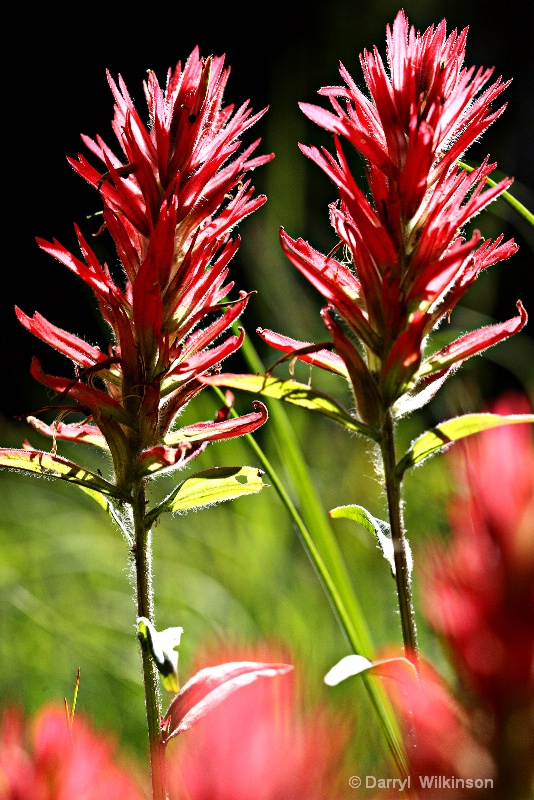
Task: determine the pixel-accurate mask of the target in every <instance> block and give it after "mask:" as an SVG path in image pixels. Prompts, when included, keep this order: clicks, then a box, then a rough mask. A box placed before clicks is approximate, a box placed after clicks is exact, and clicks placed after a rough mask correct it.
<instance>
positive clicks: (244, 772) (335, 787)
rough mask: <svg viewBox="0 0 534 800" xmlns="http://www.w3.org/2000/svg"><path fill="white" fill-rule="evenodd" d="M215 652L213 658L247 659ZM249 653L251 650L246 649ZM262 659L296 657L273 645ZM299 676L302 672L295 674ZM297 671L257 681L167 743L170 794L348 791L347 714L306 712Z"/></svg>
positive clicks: (233, 796) (214, 798)
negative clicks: (345, 777)
mask: <svg viewBox="0 0 534 800" xmlns="http://www.w3.org/2000/svg"><path fill="white" fill-rule="evenodd" d="M242 656H243V654H242V653H239V654H238V656H237V657H236V653H235V652H234V653H228V652H225V653H224V654H222V655H221V653H220V652H219V653H217V655H216V656H214V658H211V659H208V660H209V661H211V662H213V661H214V659H215V662H218V661H228V660H235V659H236V658H237V660H242ZM246 657H247V658H250V653H249V652H248V651H247V654H246ZM259 660H262V661H265V660H266V661H277V660H282V661H284V660H291V659H288V658H287V655H285V656H283V657H282V658H281V659H280V654H279V653H278V654H273V652H272V651H269V652H267V653H266V652H262V653H260V654H259ZM297 680H298V678H297ZM295 681H296V679H295V674H294V673H293V672H290V673H286V674H284V675H279V676H277V677H276V678H265V679H259V680H256V681H255V682H254V683H251V684H249V685H248V686H245V687H243V688H241V689H239V691H237V692H235V693H234V694H232V695H231V696H230V697H228V698H227V699H226V700H225V701H224V702H223V703H221V705H220V706H218V707H217V708H215V709H214V710H212V711H210V712H209V714H208V715H207V716H206V717H204V719H202V720H201V721H200V722H198V723H197V724H196V726H195V727H194V728H193V729H191V730H189V731H186V732H185V733H184V734H182V735H181V736H180V737H178V739H175V740H173V741H172V742H170V743H169V745H168V750H169V752H168V759H167V763H168V774H169V780H168V785H169V791H170V800H184V798H188V800H251V798H254V800H324V798H326V797H328V798H332V799H334V798H336V797H341V796H345V795H342V793H341V791H342V790H341V787H342V786H343V785H344V786H345V787H346V786H347V781H346V780H345V781H344V783H341V782H340V781H341V780H342V773H343V771H342V769H341V767H342V764H343V759H344V755H345V754H346V748H347V743H348V739H349V728H348V724H347V720H346V719H345V718H342V717H339V716H336V715H335V714H334V713H333V712H332V711H331V710H327V709H326V708H322V707H315V708H314V709H313V710H311V711H307V712H303V711H302V708H301V707H300V704H299V700H298V698H299V694H300V692H299V688H298V684H296V682H295Z"/></svg>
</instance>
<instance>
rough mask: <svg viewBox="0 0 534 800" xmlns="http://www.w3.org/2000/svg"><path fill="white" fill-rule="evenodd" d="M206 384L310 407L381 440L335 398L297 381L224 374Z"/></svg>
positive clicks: (376, 431) (351, 428) (203, 381)
mask: <svg viewBox="0 0 534 800" xmlns="http://www.w3.org/2000/svg"><path fill="white" fill-rule="evenodd" d="M200 380H201V382H202V383H206V384H208V385H209V386H226V387H229V388H230V389H242V390H243V391H245V392H253V393H254V394H259V395H262V396H263V397H273V398H275V399H276V400H283V401H284V402H285V403H291V404H292V405H295V406H301V407H302V408H307V409H309V410H310V411H318V412H319V413H321V414H324V415H325V416H327V417H330V419H333V420H335V422H339V424H340V425H343V426H344V427H345V428H349V430H352V431H357V432H358V433H363V434H364V435H365V436H368V437H369V438H370V439H373V440H374V441H378V438H379V435H380V434H379V432H378V430H377V429H376V428H373V427H371V425H366V424H365V423H364V422H360V421H359V420H358V419H356V418H355V417H352V416H351V415H350V414H349V412H348V411H347V410H346V409H345V408H343V406H341V405H340V404H339V403H338V402H337V401H336V400H334V398H333V397H330V395H328V394H324V393H323V392H318V391H315V390H314V389H310V387H309V386H307V385H306V384H304V383H298V382H297V381H283V380H280V379H279V378H274V377H273V376H272V375H235V374H234V373H231V372H223V373H221V374H220V375H210V376H209V377H208V376H206V377H204V376H202V377H201V378H200Z"/></svg>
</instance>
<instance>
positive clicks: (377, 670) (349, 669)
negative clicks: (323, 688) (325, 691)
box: [324, 655, 417, 686]
mask: <svg viewBox="0 0 534 800" xmlns="http://www.w3.org/2000/svg"><path fill="white" fill-rule="evenodd" d="M391 664H395V665H396V666H397V667H398V666H399V665H402V667H403V668H405V669H406V670H409V671H410V673H415V674H416V673H417V670H416V668H415V665H414V664H412V662H411V661H409V660H408V659H407V658H403V657H402V656H399V657H397V658H383V659H378V660H377V661H369V659H368V658H364V657H363V656H356V655H350V656H345V657H344V658H342V659H341V661H338V662H337V664H335V665H334V666H333V667H332V669H330V670H329V671H328V672H327V673H326V675H325V676H324V682H325V683H326V685H327V686H337V685H338V683H342V681H346V680H347V678H352V677H353V676H354V675H361V674H362V672H372V673H373V674H375V675H380V677H383V678H386V677H393V678H394V677H397V675H396V673H395V672H392V671H391V670H390V669H389V666H390V665H391Z"/></svg>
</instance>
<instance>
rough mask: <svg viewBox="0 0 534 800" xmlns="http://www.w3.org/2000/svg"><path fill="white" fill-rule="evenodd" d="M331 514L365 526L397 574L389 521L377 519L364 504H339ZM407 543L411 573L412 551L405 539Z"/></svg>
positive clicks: (336, 517)
mask: <svg viewBox="0 0 534 800" xmlns="http://www.w3.org/2000/svg"><path fill="white" fill-rule="evenodd" d="M329 514H330V516H331V517H332V518H333V519H351V520H353V522H357V523H358V524H359V525H361V526H362V527H363V528H365V530H366V531H369V533H372V534H373V536H374V537H375V539H376V542H377V544H378V546H379V547H380V550H381V551H382V555H383V556H384V558H385V559H386V561H387V562H388V564H389V566H390V567H391V572H392V574H393V575H395V555H394V552H393V542H392V541H391V527H390V525H389V523H387V522H384V520H381V519H376V517H373V515H372V514H371V513H370V512H369V511H367V509H366V508H364V507H363V506H355V505H350V506H338V507H337V508H333V509H332V510H331V511H330V512H329ZM405 543H406V562H407V565H408V572H409V573H410V574H411V572H412V567H413V558H412V551H411V549H410V545H409V544H408V541H407V540H405Z"/></svg>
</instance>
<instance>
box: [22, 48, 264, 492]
mask: <svg viewBox="0 0 534 800" xmlns="http://www.w3.org/2000/svg"><path fill="white" fill-rule="evenodd" d="M228 74H229V70H228V69H224V58H223V57H210V58H208V59H206V60H203V59H201V58H200V56H199V53H198V50H197V49H195V50H194V51H193V52H192V54H191V55H190V57H189V59H188V60H187V62H186V64H185V66H184V67H183V68H182V66H181V64H180V63H179V64H178V66H177V67H176V69H175V70H169V73H168V75H167V84H166V87H165V89H162V88H161V87H160V85H159V83H158V81H157V79H156V77H155V75H154V74H153V73H152V72H150V73H149V75H148V79H147V81H146V83H145V86H144V88H145V96H146V100H147V104H148V118H149V119H148V124H147V125H145V124H144V123H143V121H142V120H141V117H140V115H139V113H138V111H137V109H136V108H135V106H134V103H133V101H132V99H131V97H130V95H129V93H128V90H127V88H126V86H125V85H124V82H123V81H122V79H121V78H119V80H118V82H115V81H114V80H113V79H112V78H111V76H109V84H110V86H111V90H112V92H113V96H114V98H115V117H114V120H113V130H114V132H115V134H116V137H117V139H118V143H119V145H120V148H121V150H122V154H121V157H118V156H117V155H115V154H114V152H113V151H112V149H111V148H110V147H108V146H107V145H106V144H105V143H104V141H103V140H102V139H101V138H100V137H97V138H96V139H95V140H93V139H90V138H89V137H87V136H83V137H82V138H83V141H84V143H85V144H86V146H87V147H88V148H89V150H90V151H91V154H92V156H95V157H96V158H97V159H98V160H99V161H100V162H101V163H100V165H99V167H94V166H92V165H91V163H90V162H89V161H88V160H87V159H86V158H85V157H84V156H83V155H80V156H79V159H78V160H77V161H76V160H72V159H71V160H70V163H71V164H72V166H73V167H74V168H75V170H76V171H77V172H78V173H79V174H80V175H81V176H82V177H84V178H85V179H86V180H87V181H88V182H89V183H90V184H91V185H92V186H93V187H94V188H95V189H96V190H97V191H98V192H99V194H100V197H101V199H102V201H103V206H104V210H103V219H104V227H105V229H107V231H108V232H109V234H110V235H111V237H112V239H113V242H114V245H115V247H116V251H117V254H118V256H119V259H120V262H121V264H122V267H123V270H124V273H125V275H124V281H123V282H122V283H121V284H119V283H117V282H116V281H115V278H114V277H113V275H112V274H111V272H110V270H109V268H108V266H107V265H106V264H101V263H100V261H99V259H98V258H97V256H96V254H95V253H94V251H93V249H92V248H91V246H90V244H89V243H88V241H87V240H86V238H85V237H84V236H83V235H82V233H81V231H79V230H77V236H78V242H79V247H80V254H79V255H75V254H73V253H71V252H69V250H67V249H66V248H65V247H64V246H63V245H62V244H60V243H59V242H57V241H54V242H46V241H43V240H38V241H39V245H40V247H41V248H42V249H43V250H45V251H46V252H48V253H50V254H51V255H53V256H54V257H55V258H57V259H58V260H59V261H60V262H61V263H63V264H64V265H65V266H66V267H67V268H68V269H70V270H71V271H72V272H74V273H75V274H76V275H78V276H79V277H80V278H81V279H82V280H83V281H84V282H85V283H86V284H87V285H88V286H90V287H91V289H92V291H93V292H94V294H95V297H96V299H97V301H98V304H99V307H100V311H101V313H102V316H103V318H104V320H105V321H106V322H107V324H108V326H109V328H110V331H111V335H112V342H111V345H110V347H109V350H108V351H107V352H103V351H101V350H99V348H97V347H93V346H91V345H88V344H87V343H86V342H84V341H82V340H81V339H79V338H78V337H77V336H74V335H73V334H70V333H67V332H66V331H63V330H61V329H60V328H58V327H56V326H55V325H53V324H52V323H50V322H48V321H47V320H45V319H44V318H43V317H42V316H41V315H40V314H38V313H36V314H35V315H34V316H33V317H29V316H27V315H26V314H25V313H24V312H22V311H20V310H18V309H17V315H18V317H19V319H20V321H21V323H22V324H23V325H24V326H25V327H26V328H27V329H28V330H29V331H31V332H32V333H34V334H35V335H36V336H38V337H39V338H40V339H43V340H44V341H46V342H47V343H48V344H50V345H52V346H53V347H55V348H56V349H57V350H59V351H60V352H61V353H63V354H64V355H66V356H67V357H68V358H70V359H71V360H72V361H73V362H74V364H75V368H76V374H75V377H74V378H73V379H68V378H59V377H55V376H51V375H47V374H45V373H44V372H43V370H42V368H41V366H40V364H39V363H38V362H37V361H36V360H34V362H33V364H32V374H33V375H34V377H35V378H36V379H37V380H39V381H40V382H41V383H43V384H44V385H45V386H47V387H48V388H49V389H52V390H53V391H55V392H57V393H58V394H59V395H60V399H61V400H62V401H64V402H65V403H67V404H68V405H66V406H65V405H61V406H59V407H60V408H62V409H66V410H76V411H81V412H82V413H84V414H85V415H86V417H87V419H86V421H85V423H84V424H82V425H76V424H74V425H65V424H59V425H56V426H55V427H54V428H53V431H49V430H48V429H47V428H46V426H43V425H42V424H41V423H39V422H35V421H34V420H30V421H32V422H34V424H35V425H36V427H38V429H39V430H40V432H42V433H45V434H47V433H53V435H54V436H55V438H56V439H61V438H66V439H77V440H79V441H85V442H87V443H90V444H97V445H99V446H107V447H109V449H110V451H111V455H112V458H113V464H114V468H115V475H116V481H117V484H118V486H128V485H129V484H130V483H131V480H132V478H133V477H135V476H136V474H138V465H140V464H142V463H143V462H144V461H146V458H145V457H144V455H143V454H144V453H146V452H147V451H148V452H150V453H153V448H154V447H157V446H163V447H165V446H166V445H167V444H168V442H167V441H166V435H167V433H168V432H169V430H170V428H171V426H172V425H173V422H174V420H175V418H176V417H177V415H178V414H179V413H180V411H182V409H183V408H184V406H185V405H186V404H187V403H188V402H189V400H191V398H193V397H194V396H195V395H197V394H198V393H199V392H200V391H201V390H202V389H203V388H204V385H203V384H202V383H201V382H200V381H199V378H200V377H201V376H203V375H204V376H205V375H209V374H211V373H213V372H214V371H217V369H218V368H219V364H220V362H221V361H222V360H223V359H225V358H226V357H227V356H229V355H230V354H231V353H233V352H234V351H236V350H237V349H238V348H239V347H240V345H241V343H242V340H243V332H241V333H240V334H239V335H238V336H235V335H230V336H227V337H226V338H225V339H223V340H222V342H221V343H219V344H217V345H215V346H213V343H214V341H215V340H216V339H217V338H218V337H219V336H221V335H222V334H223V333H224V332H225V331H226V330H227V329H228V328H229V326H230V325H231V324H232V323H233V322H234V321H235V320H236V319H237V318H238V317H239V316H240V314H241V313H242V312H243V310H244V308H245V306H246V305H247V302H248V295H246V294H245V293H244V292H241V293H240V294H239V297H238V299H235V300H229V299H227V296H228V294H229V292H230V291H231V289H232V286H233V283H231V282H230V283H228V282H227V277H228V264H229V262H230V260H231V259H232V257H233V256H234V255H235V253H236V250H237V248H238V246H239V237H236V238H235V239H232V238H231V237H232V229H233V228H234V227H235V226H236V225H237V223H239V222H240V221H241V220H242V219H243V218H244V217H246V216H247V215H248V214H250V213H252V212H253V211H255V210H256V209H257V208H258V207H259V206H261V205H262V204H263V203H264V202H265V197H263V196H257V197H254V196H253V195H254V187H253V186H252V185H251V184H250V180H249V179H248V178H247V174H248V173H249V172H250V171H251V170H252V169H254V168H255V167H257V166H259V165H260V164H263V163H265V162H267V161H269V160H270V159H271V157H272V156H270V155H266V156H259V157H252V154H253V151H254V150H255V149H256V147H257V145H258V143H259V140H258V141H256V142H254V143H253V144H252V145H251V146H249V147H248V148H246V149H241V142H240V139H239V137H240V136H241V135H242V134H244V133H245V132H246V131H247V130H248V128H250V127H251V126H252V125H253V124H254V123H255V122H256V121H257V120H258V119H259V118H260V117H261V116H262V114H263V112H261V113H260V114H252V112H251V110H250V109H249V107H248V103H245V104H244V105H242V106H241V107H240V108H238V109H237V110H234V108H233V106H224V105H223V102H222V101H223V92H224V89H225V86H226V83H227V79H228ZM265 419H266V412H265V409H264V408H263V407H258V410H257V411H256V413H255V414H252V415H249V417H248V418H247V420H246V423H245V424H240V422H239V420H238V421H234V422H229V421H226V422H225V423H224V430H222V429H221V430H220V431H219V429H218V427H217V426H218V423H217V422H213V423H206V437H205V441H200V439H198V440H197V442H196V443H195V446H194V447H193V448H192V447H191V446H190V445H189V444H187V442H185V444H184V447H185V449H187V450H188V453H189V456H190V457H192V456H194V455H197V454H198V453H199V452H200V451H201V450H202V449H203V448H204V447H205V446H206V444H207V442H208V441H210V440H213V439H218V438H229V437H232V436H234V435H240V434H241V433H243V432H246V431H250V430H254V429H255V428H257V427H258V426H259V425H261V424H262V423H263V422H264V421H265ZM245 428H246V431H245ZM200 438H201V437H200ZM176 444H178V447H176V448H175V449H176V454H175V457H174V458H171V456H170V454H169V453H168V452H167V453H166V456H165V460H164V461H163V462H162V466H166V465H168V464H169V463H175V464H176V463H179V464H183V463H186V461H187V460H190V458H187V459H184V453H183V450H184V448H182V447H180V446H179V444H180V443H177V442H176V441H173V446H174V445H176ZM168 449H169V448H168V447H167V450H168ZM151 459H152V455H151Z"/></svg>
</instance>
